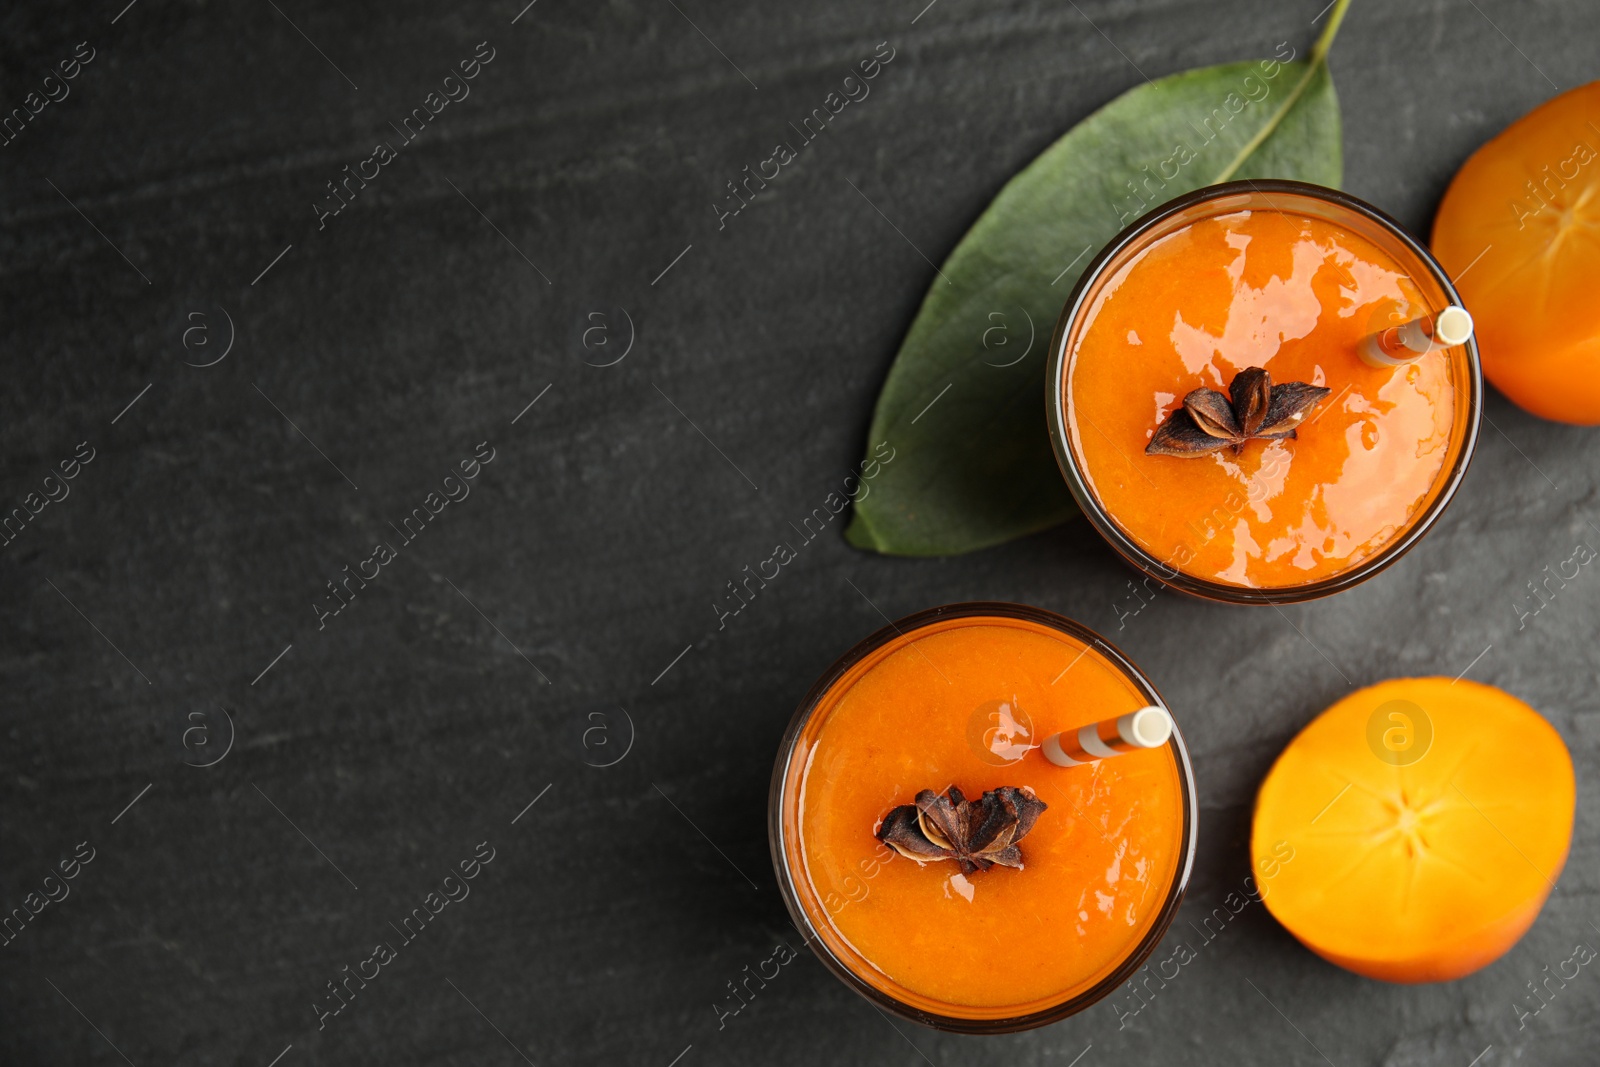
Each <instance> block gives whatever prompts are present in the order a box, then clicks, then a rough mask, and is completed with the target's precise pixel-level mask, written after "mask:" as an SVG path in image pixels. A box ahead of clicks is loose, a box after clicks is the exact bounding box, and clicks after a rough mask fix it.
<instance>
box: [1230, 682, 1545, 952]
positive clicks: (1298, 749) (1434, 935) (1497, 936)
mask: <svg viewBox="0 0 1600 1067" xmlns="http://www.w3.org/2000/svg"><path fill="white" fill-rule="evenodd" d="M1388 709H1401V710H1402V713H1403V719H1402V720H1396V721H1400V722H1403V723H1404V725H1405V727H1406V729H1407V730H1408V731H1413V732H1412V733H1410V734H1407V735H1405V736H1408V737H1410V738H1411V739H1412V740H1413V741H1414V742H1415V743H1418V744H1423V742H1421V741H1420V740H1417V739H1418V738H1420V737H1421V736H1422V734H1423V733H1424V732H1425V733H1426V736H1427V741H1426V743H1425V747H1421V748H1419V749H1417V750H1416V751H1417V752H1420V753H1422V754H1421V755H1420V756H1417V758H1415V759H1411V758H1409V756H1410V755H1412V753H1407V752H1404V751H1401V752H1400V753H1399V755H1398V756H1396V755H1394V750H1393V749H1391V750H1390V756H1391V757H1392V758H1388V759H1386V758H1385V756H1384V755H1382V754H1380V751H1381V750H1382V749H1383V748H1384V746H1385V745H1386V744H1387V738H1388V737H1389V734H1388V733H1383V732H1381V728H1382V727H1386V726H1388V725H1389V723H1388V722H1387V721H1386V718H1387V717H1386V715H1385V713H1386V711H1387V710H1388ZM1375 722H1376V723H1377V726H1375V725H1374V723H1375ZM1575 801H1576V789H1575V778H1574V775H1573V770H1572V759H1571V756H1570V755H1569V754H1568V752H1567V748H1566V745H1565V744H1564V743H1563V742H1562V740H1561V737H1560V735H1559V734H1557V733H1556V731H1555V730H1554V728H1552V727H1551V726H1550V724H1549V723H1547V722H1546V721H1545V720H1544V719H1543V718H1542V717H1540V715H1539V714H1538V713H1537V712H1536V711H1534V710H1533V709H1532V708H1530V707H1529V706H1528V705H1526V704H1524V703H1523V702H1522V701H1520V700H1518V699H1517V698H1515V697H1513V696H1511V695H1510V694H1509V693H1505V692H1503V691H1501V690H1499V689H1496V688H1494V687H1492V686H1486V685H1480V684H1478V683H1475V682H1470V681H1467V680H1465V679H1462V680H1459V681H1452V680H1451V679H1448V678H1398V679H1392V680H1390V681H1386V682H1380V683H1378V684H1377V685H1374V686H1369V687H1368V688H1366V689H1362V690H1360V691H1358V692H1355V693H1352V694H1350V695H1349V696H1347V697H1345V698H1343V699H1342V700H1340V701H1338V702H1336V703H1335V704H1333V705H1332V706H1331V707H1330V708H1328V709H1327V710H1326V711H1324V712H1323V713H1322V714H1321V715H1319V716H1317V717H1316V718H1315V719H1313V720H1312V721H1311V722H1310V723H1309V724H1307V726H1306V728H1305V729H1304V730H1302V731H1301V733H1300V734H1299V735H1298V736H1297V737H1296V738H1295V739H1294V740H1293V741H1291V742H1290V743H1289V745H1288V746H1287V747H1286V748H1285V749H1284V751H1283V753H1282V754H1281V755H1280V756H1279V757H1278V760H1277V762H1276V763H1275V764H1274V765H1273V768H1272V770H1271V771H1270V772H1269V773H1268V775H1267V777H1266V779H1265V780H1264V781H1263V782H1262V786H1261V791H1260V793H1259V794H1258V796H1257V800H1256V812H1255V823H1254V826H1253V828H1252V832H1251V854H1252V861H1253V863H1254V864H1255V866H1256V869H1257V870H1260V871H1262V873H1263V875H1264V876H1265V875H1267V873H1268V871H1269V870H1271V871H1274V872H1275V875H1274V876H1273V877H1270V878H1267V877H1263V881H1262V888H1263V894H1262V899H1263V902H1264V903H1265V904H1266V905H1267V909H1268V910H1269V911H1271V912H1272V914H1273V915H1274V916H1275V917H1276V918H1277V919H1278V921H1279V922H1281V923H1282V924H1283V925H1284V926H1285V927H1286V928H1287V929H1288V930H1289V932H1290V933H1292V934H1293V935H1294V936H1295V937H1296V938H1297V939H1298V940H1299V941H1300V942H1301V943H1302V944H1304V945H1305V946H1306V947H1307V948H1309V949H1311V951H1313V952H1315V953H1316V954H1317V955H1319V956H1321V957H1322V958H1324V959H1326V960H1328V961H1329V962H1330V963H1334V964H1336V965H1338V966H1340V967H1343V968H1345V969H1346V970H1349V971H1353V972H1355V973H1356V974H1360V975H1364V976H1366V977H1368V978H1375V979H1379V980H1381V981H1386V982H1397V983H1407V984H1411V983H1419V982H1442V981H1449V980H1452V979H1455V978H1460V977H1463V976H1464V975H1468V974H1471V973H1473V972H1474V971H1477V970H1479V969H1481V968H1483V967H1486V966H1488V965H1489V964H1490V963H1492V962H1494V961H1495V960H1497V959H1499V958H1500V957H1501V956H1503V955H1504V954H1505V953H1506V952H1507V951H1509V950H1510V948H1511V947H1512V946H1513V945H1515V944H1516V942H1517V941H1518V939H1520V938H1521V937H1522V935H1523V934H1524V933H1526V932H1527V930H1528V928H1529V927H1530V926H1532V925H1533V922H1534V920H1535V919H1536V918H1537V917H1538V915H1539V911H1540V909H1541V908H1542V907H1543V906H1544V902H1545V900H1546V899H1548V897H1549V895H1550V891H1551V889H1552V888H1553V885H1554V883H1555V881H1556V879H1557V878H1558V877H1559V875H1560V872H1561V869H1562V867H1563V866H1564V865H1565V863H1566V858H1567V854H1568V851H1569V849H1570V847H1571V841H1572V820H1573V813H1574V808H1575ZM1283 842H1287V843H1288V845H1289V846H1290V847H1292V848H1293V850H1294V853H1293V855H1294V858H1293V860H1292V861H1290V862H1287V863H1283V864H1282V865H1281V868H1280V867H1275V866H1271V865H1270V864H1269V857H1270V856H1272V855H1273V854H1274V850H1275V848H1277V849H1280V850H1281V848H1282V843H1283Z"/></svg>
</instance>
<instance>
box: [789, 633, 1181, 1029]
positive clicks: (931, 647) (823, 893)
mask: <svg viewBox="0 0 1600 1067" xmlns="http://www.w3.org/2000/svg"><path fill="white" fill-rule="evenodd" d="M1160 703H1161V701H1160V697H1159V695H1158V694H1157V693H1156V691H1155V689H1154V687H1153V686H1152V685H1151V684H1150V682H1149V680H1148V679H1146V678H1145V676H1144V675H1143V674H1141V673H1140V672H1139V670H1138V668H1136V667H1135V666H1134V665H1133V664H1132V663H1130V662H1129V661H1128V660H1127V658H1126V657H1124V656H1123V655H1122V653H1120V652H1118V651H1117V650H1116V649H1115V648H1113V647H1112V646H1111V645H1109V644H1108V643H1106V642H1105V641H1104V640H1103V639H1101V638H1100V637H1098V636H1097V635H1096V634H1094V632H1093V631H1091V630H1089V629H1087V628H1085V627H1083V626H1081V625H1079V624H1078V623H1075V622H1072V621H1070V620H1068V619H1064V618H1062V617H1060V616H1058V615H1054V614H1052V613H1050V612H1047V611H1043V610H1040V609H1038V608H1031V607H1023V606H1021V605H1016V604H998V603H976V604H958V605H952V606H948V607H941V608H933V609H931V610H928V611H923V612H920V613H918V614H916V615H912V616H910V617H908V618H905V619H902V620H900V621H899V622H898V623H894V624H891V625H890V626H888V627H886V628H884V629H882V630H879V631H878V632H877V633H875V634H873V635H872V636H871V637H868V638H867V639H866V640H864V641H862V642H861V643H860V644H858V645H857V646H856V647H854V648H852V649H851V650H850V651H849V652H847V653H845V655H844V656H843V657H841V658H840V659H839V661H838V662H837V663H835V664H834V665H833V666H832V667H831V668H830V669H829V670H828V672H827V673H826V674H824V675H823V676H822V678H821V679H819V680H818V681H817V683H816V685H814V686H813V687H812V689H811V691H810V692H809V693H807V694H806V697H805V699H804V700H803V701H802V702H801V704H800V708H799V710H798V711H797V712H796V713H795V716H794V719H793V721H792V722H791V723H790V724H789V730H788V733H787V734H786V735H785V737H784V741H783V745H782V747H781V748H780V750H779V754H778V759H777V764H776V767H775V768H774V771H773V778H772V793H771V799H770V804H769V810H768V822H769V825H768V830H769V835H770V839H771V845H772V860H773V865H774V867H775V868H776V870H777V875H778V885H779V887H780V889H781V891H782V893H783V897H784V902H785V903H786V904H787V905H788V908H789V914H790V916H791V917H792V918H793V920H794V923H795V925H796V927H797V928H798V929H799V930H800V931H801V933H802V935H803V936H804V938H805V940H806V942H807V943H808V944H809V945H810V946H811V948H812V950H813V951H815V952H816V954H817V955H818V956H819V957H820V958H821V960H822V962H823V963H824V964H826V965H827V966H828V967H829V968H830V969H831V970H832V971H833V972H834V973H835V974H836V975H838V976H839V978H840V979H842V980H843V981H844V982H845V984H847V985H849V986H850V987H851V988H852V989H854V990H856V992H858V993H860V994H861V995H862V996H864V997H866V998H867V999H868V1000H870V1001H872V1002H873V1003H874V1004H876V1005H878V1006H880V1007H882V1008H884V1009H886V1010H889V1011H893V1012H896V1013H898V1014H900V1015H902V1016H904V1017H906V1018H909V1019H913V1020H915V1021H917V1022H920V1023H923V1024H925V1025H929V1026H934V1027H938V1028H940V1029H944V1030H951V1031H957V1032H964V1033H979V1034H982V1033H1004V1032H1010V1031H1014V1030H1023V1029H1027V1028H1030V1027H1034V1026H1041V1025H1043V1024H1045V1023H1048V1022H1053V1021H1055V1020H1057V1019H1060V1018H1063V1017H1065V1016H1067V1015H1070V1014H1072V1013H1074V1012H1077V1011H1080V1010H1082V1009H1083V1008H1086V1007H1088V1006H1089V1005H1090V1004H1093V1003H1094V1002H1095V1001H1096V1000H1098V999H1100V998H1101V997H1103V996H1105V995H1106V994H1107V993H1109V992H1111V991H1112V990H1113V989H1115V988H1116V987H1117V986H1118V985H1120V984H1121V983H1122V982H1123V981H1125V980H1126V979H1127V978H1128V977H1129V976H1130V975H1131V974H1133V973H1134V971H1136V970H1137V969H1138V968H1139V967H1140V966H1141V965H1142V964H1143V962H1144V961H1145V959H1146V958H1147V957H1148V956H1149V955H1150V953H1151V952H1152V951H1153V950H1154V948H1155V946H1156V944H1157V942H1159V941H1160V939H1161V937H1162V935H1163V933H1165V931H1166V929H1167V927H1168V925H1169V924H1170V923H1171V922H1172V919H1173V916H1174V915H1175V914H1176V912H1177V909H1178V904H1179V902H1180V901H1181V899H1182V897H1183V892H1184V888H1185V886H1186V885H1187V883H1188V879H1189V872H1190V869H1191V867H1192V865H1193V862H1194V850H1195V834H1196V804H1195V796H1194V786H1193V780H1192V776H1191V770H1190V766H1189V757H1188V753H1187V751H1186V750H1185V748H1184V745H1183V740H1182V738H1181V736H1180V735H1179V734H1178V733H1177V732H1176V731H1175V730H1174V732H1173V733H1172V736H1171V739H1170V740H1169V741H1167V742H1166V743H1165V744H1163V745H1161V746H1160V747H1157V748H1148V749H1144V750H1140V751H1132V752H1129V753H1127V754H1125V755H1119V756H1117V757H1116V758H1114V759H1102V760H1099V761H1098V762H1092V763H1086V764H1083V765H1080V766H1070V767H1063V766H1057V765H1055V764H1053V763H1051V762H1049V761H1048V760H1046V759H1045V757H1044V755H1043V754H1042V753H1041V752H1040V751H1039V746H1040V744H1041V743H1042V742H1043V741H1044V739H1046V738H1048V737H1051V736H1052V735H1055V734H1058V733H1062V732H1064V731H1072V730H1077V729H1079V728H1081V727H1083V726H1085V725H1086V724H1090V723H1095V722H1098V721H1102V720H1105V719H1107V718H1108V717H1112V716H1123V715H1128V714H1129V713H1132V712H1135V711H1136V710H1138V709H1140V708H1142V707H1147V706H1150V705H1158V706H1159V705H1160ZM928 791H931V792H928ZM919 794H922V796H923V797H924V798H926V797H931V796H933V794H938V795H939V797H940V798H941V803H942V802H943V799H944V798H956V799H965V800H966V801H967V802H968V803H969V806H970V808H971V810H972V811H973V812H978V811H980V810H987V811H989V812H990V813H991V814H996V815H1001V816H1003V815H1004V814H1005V811H1006V810H1010V811H1012V812H1013V814H1014V813H1015V808H1014V807H1013V805H1015V804H1020V805H1023V806H1025V807H1026V808H1027V809H1028V813H1027V815H1026V816H1025V817H1024V819H1023V821H1024V823H1027V822H1029V820H1031V825H1028V826H1025V827H1023V828H1021V832H1020V833H1019V834H1018V835H1017V836H1016V837H1015V838H1014V839H1013V838H1010V837H1008V836H1002V838H1001V839H1000V840H999V841H998V842H994V843H991V845H990V846H989V851H988V852H986V853H983V854H982V855H987V856H989V857H990V858H991V859H992V860H993V862H992V863H985V862H979V861H978V860H974V861H973V862H972V863H967V862H962V861H959V860H956V859H952V858H946V859H931V860H928V861H923V860H920V859H919V858H917V857H915V856H911V855H907V854H906V853H905V852H904V851H902V850H901V849H900V848H898V847H894V848H892V847H890V846H889V845H888V844H885V843H884V841H882V840H880V838H886V839H890V840H894V838H893V836H892V835H891V834H890V832H889V831H890V824H891V823H893V822H894V820H895V819H896V818H897V816H898V815H900V814H903V813H904V812H906V811H907V808H906V807H905V806H906V805H910V804H913V802H914V800H915V798H917V797H918V795H919ZM1002 801H1003V803H1002ZM986 804H987V805H988V807H987V808H985V807H984V805H986ZM914 821H915V820H913V822H914ZM981 821H982V820H981V819H978V818H977V817H976V816H974V818H973V820H972V823H971V824H970V825H971V826H972V827H973V829H974V833H975V835H976V838H982V837H983V831H982V829H981V828H980V827H978V825H977V824H978V823H979V822H981ZM909 832H911V833H912V834H913V835H915V833H916V831H915V830H911V831H909ZM931 835H932V836H933V837H935V838H937V837H938V836H939V835H938V832H937V831H932V832H931ZM976 838H974V839H976ZM952 839H954V835H952ZM985 839H986V838H985ZM1007 840H1014V842H1015V843H1014V844H1012V845H1011V846H1010V847H1009V848H1008V849H1003V850H1002V849H999V848H998V846H999V845H1000V844H1004V843H1005V841H1007ZM979 859H980V860H981V856H980V857H979Z"/></svg>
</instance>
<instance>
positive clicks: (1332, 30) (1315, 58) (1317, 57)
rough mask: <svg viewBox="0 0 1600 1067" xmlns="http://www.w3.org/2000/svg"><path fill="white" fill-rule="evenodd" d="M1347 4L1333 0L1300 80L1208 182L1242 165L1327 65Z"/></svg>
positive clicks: (1224, 177)
mask: <svg viewBox="0 0 1600 1067" xmlns="http://www.w3.org/2000/svg"><path fill="white" fill-rule="evenodd" d="M1349 6H1350V0H1335V3H1334V5H1333V14H1332V15H1330V16H1329V17H1328V24H1327V25H1326V26H1324V27H1323V28H1322V35H1321V36H1320V37H1318V38H1317V43H1316V44H1314V45H1312V46H1311V55H1310V56H1309V57H1307V60H1306V72H1305V73H1304V74H1302V75H1300V80H1299V81H1298V82H1295V86H1294V88H1293V89H1290V90H1289V96H1288V99H1286V100H1284V102H1283V104H1282V106H1280V107H1279V108H1278V110H1277V111H1275V112H1274V113H1273V115H1272V118H1270V119H1268V120H1267V123H1266V125H1264V126H1262V127H1261V129H1259V130H1257V131H1256V135H1255V136H1254V137H1252V138H1250V140H1249V141H1247V142H1246V143H1245V146H1244V147H1243V148H1241V149H1239V154H1238V155H1236V156H1234V157H1233V159H1232V160H1231V161H1230V162H1229V163H1228V165H1227V166H1226V167H1224V168H1222V173H1220V174H1218V175H1217V176H1216V177H1215V178H1214V179H1212V182H1211V184H1213V185H1215V184H1217V183H1219V182H1225V181H1227V180H1228V179H1229V178H1231V177H1233V176H1234V174H1235V173H1236V172H1237V171H1238V170H1239V168H1240V167H1242V166H1244V161H1245V160H1247V159H1249V158H1250V156H1251V154H1252V153H1254V152H1255V150H1256V149H1258V148H1260V147H1261V145H1262V142H1264V141H1265V140H1266V139H1267V138H1268V137H1271V136H1272V133H1273V131H1274V130H1276V129H1277V128H1278V124H1279V123H1281V122H1282V121H1283V117H1284V116H1285V115H1287V114H1288V113H1289V112H1290V111H1291V110H1292V109H1293V108H1294V105H1295V102H1296V101H1297V100H1299V99H1300V96H1301V94H1302V93H1304V92H1305V91H1306V86H1308V85H1310V84H1311V79H1312V78H1315V77H1316V76H1317V71H1318V70H1319V69H1321V68H1322V67H1324V66H1326V65H1327V63H1328V49H1329V48H1331V47H1333V39H1334V38H1335V37H1337V36H1338V34H1339V24H1340V23H1342V22H1343V21H1344V13H1345V10H1346V9H1347V8H1349Z"/></svg>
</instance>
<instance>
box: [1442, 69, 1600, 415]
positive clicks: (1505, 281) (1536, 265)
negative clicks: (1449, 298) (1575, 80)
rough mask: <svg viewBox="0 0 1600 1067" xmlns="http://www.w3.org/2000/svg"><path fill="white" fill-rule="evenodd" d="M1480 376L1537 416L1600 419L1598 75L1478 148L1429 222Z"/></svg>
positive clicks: (1599, 155) (1599, 156)
mask: <svg viewBox="0 0 1600 1067" xmlns="http://www.w3.org/2000/svg"><path fill="white" fill-rule="evenodd" d="M1433 252H1434V255H1436V256H1437V257H1438V259H1439V262H1440V263H1442V264H1443V265H1444V267H1445V270H1447V271H1449V273H1450V276H1451V277H1452V278H1453V279H1454V280H1455V284H1456V288H1458V289H1459V290H1460V291H1461V296H1462V299H1463V301H1464V302H1465V303H1466V306H1467V310H1468V311H1470V312H1472V317H1473V320H1474V321H1475V322H1476V324H1477V334H1478V347H1479V351H1480V353H1481V354H1482V357H1483V373H1484V374H1485V375H1486V376H1487V377H1488V379H1489V381H1491V382H1493V383H1494V385H1495V387H1496V388H1498V389H1499V390H1500V391H1501V392H1502V393H1504V394H1506V396H1508V397H1510V398H1511V399H1512V400H1513V401H1515V402H1516V403H1517V404H1519V405H1520V406H1522V407H1524V408H1526V409H1527V410H1528V411H1531V412H1533V413H1534V414H1535V415H1539V416H1542V417H1544V418H1547V419H1555V420H1557V421H1560V422H1574V423H1581V424H1585V425H1593V424H1595V423H1600V300H1597V299H1596V298H1595V288H1596V282H1597V281H1600V82H1590V83H1589V84H1588V85H1584V86H1581V87H1579V88H1577V89H1573V90H1571V91H1569V92H1566V93H1563V94H1561V95H1560V96H1558V97H1556V98H1555V99H1553V100H1549V101H1546V102H1545V103H1543V104H1541V105H1540V106H1538V107H1536V108H1534V109H1533V110H1532V111H1531V112H1529V113H1528V114H1527V115H1524V116H1523V117H1522V118H1520V119H1518V120H1517V121H1516V122H1514V123H1512V124H1511V125H1510V126H1509V127H1507V128H1506V129H1505V130H1504V131H1503V132H1502V133H1501V134H1500V135H1499V136H1498V137H1496V138H1495V139H1494V140H1492V141H1490V142H1489V143H1488V144H1486V145H1484V146H1483V147H1482V148H1480V149H1478V151H1477V152H1475V153H1474V154H1473V155H1472V157H1471V158H1470V159H1468V160H1467V162H1466V163H1465V164H1464V165H1463V166H1462V168H1461V170H1460V171H1458V172H1457V173H1456V176H1455V178H1454V179H1453V180H1452V181H1451V183H1450V188H1449V190H1448V191H1446V193H1445V195H1444V200H1443V202H1441V203H1440V205H1439V213H1438V215H1437V216H1436V217H1435V218H1434V222H1433Z"/></svg>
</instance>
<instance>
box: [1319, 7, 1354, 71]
mask: <svg viewBox="0 0 1600 1067" xmlns="http://www.w3.org/2000/svg"><path fill="white" fill-rule="evenodd" d="M1349 6H1350V0H1338V2H1337V3H1335V4H1334V5H1333V14H1332V15H1330V16H1328V24H1327V25H1326V26H1324V27H1322V36H1321V37H1318V38H1317V43H1316V44H1314V45H1312V46H1311V62H1312V63H1321V62H1324V61H1326V60H1327V58H1328V49H1330V48H1332V47H1333V39H1334V38H1335V37H1337V36H1339V24H1340V23H1342V22H1344V13H1345V10H1346V9H1347V8H1349Z"/></svg>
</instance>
